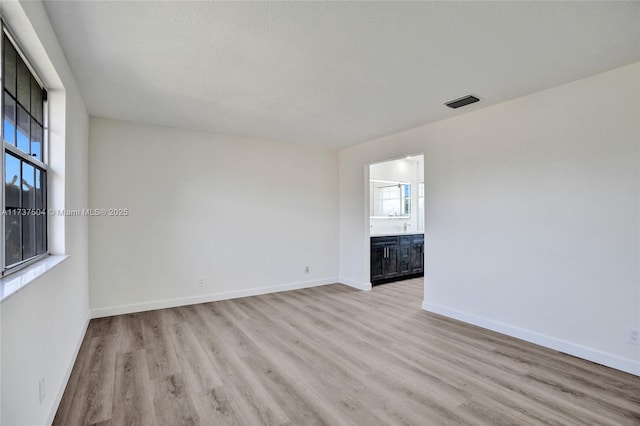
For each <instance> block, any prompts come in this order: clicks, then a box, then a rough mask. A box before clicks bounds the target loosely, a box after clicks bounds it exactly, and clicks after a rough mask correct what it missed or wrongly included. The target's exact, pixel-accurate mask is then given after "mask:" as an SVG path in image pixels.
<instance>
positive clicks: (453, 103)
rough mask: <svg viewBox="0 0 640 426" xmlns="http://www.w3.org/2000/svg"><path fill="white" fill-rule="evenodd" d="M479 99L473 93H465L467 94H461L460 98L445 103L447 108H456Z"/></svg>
mask: <svg viewBox="0 0 640 426" xmlns="http://www.w3.org/2000/svg"><path fill="white" fill-rule="evenodd" d="M479 100H480V99H479V98H476V97H475V96H473V95H467V96H463V97H461V98H458V99H454V100H452V101H449V102H447V103H445V105H446V106H448V107H449V108H453V109H456V108H460V107H463V106H465V105H469V104H473V103H475V102H478V101H479Z"/></svg>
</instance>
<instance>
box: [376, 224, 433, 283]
mask: <svg viewBox="0 0 640 426" xmlns="http://www.w3.org/2000/svg"><path fill="white" fill-rule="evenodd" d="M423 252H424V235H422V234H411V235H397V236H385V237H372V238H371V284H373V285H376V284H383V283H387V282H392V281H398V280H401V279H407V278H413V277H418V276H421V275H423V273H424V267H423V265H424V256H423Z"/></svg>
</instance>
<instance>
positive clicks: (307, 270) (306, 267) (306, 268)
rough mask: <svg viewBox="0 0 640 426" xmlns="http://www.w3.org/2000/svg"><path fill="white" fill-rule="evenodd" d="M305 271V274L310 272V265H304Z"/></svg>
mask: <svg viewBox="0 0 640 426" xmlns="http://www.w3.org/2000/svg"><path fill="white" fill-rule="evenodd" d="M304 273H305V274H308V273H309V267H308V266H305V267H304Z"/></svg>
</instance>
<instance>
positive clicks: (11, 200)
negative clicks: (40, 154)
mask: <svg viewBox="0 0 640 426" xmlns="http://www.w3.org/2000/svg"><path fill="white" fill-rule="evenodd" d="M4 158H5V167H6V169H5V195H4V197H5V198H4V199H5V206H6V208H7V209H11V208H20V206H21V204H20V183H19V182H20V160H19V159H18V158H16V157H14V156H13V155H11V154H5V156H4Z"/></svg>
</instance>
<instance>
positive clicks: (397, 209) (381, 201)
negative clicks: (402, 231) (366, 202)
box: [369, 179, 411, 219]
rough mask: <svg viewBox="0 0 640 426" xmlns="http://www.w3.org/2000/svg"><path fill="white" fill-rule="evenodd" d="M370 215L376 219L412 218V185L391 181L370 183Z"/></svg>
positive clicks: (373, 181) (372, 180)
mask: <svg viewBox="0 0 640 426" xmlns="http://www.w3.org/2000/svg"><path fill="white" fill-rule="evenodd" d="M369 191H370V192H369V194H370V197H369V198H370V203H371V205H370V212H371V213H370V215H371V217H372V218H375V219H384V218H389V219H400V218H410V217H411V184H410V183H407V182H396V181H389V180H375V179H371V180H370V181H369Z"/></svg>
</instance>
